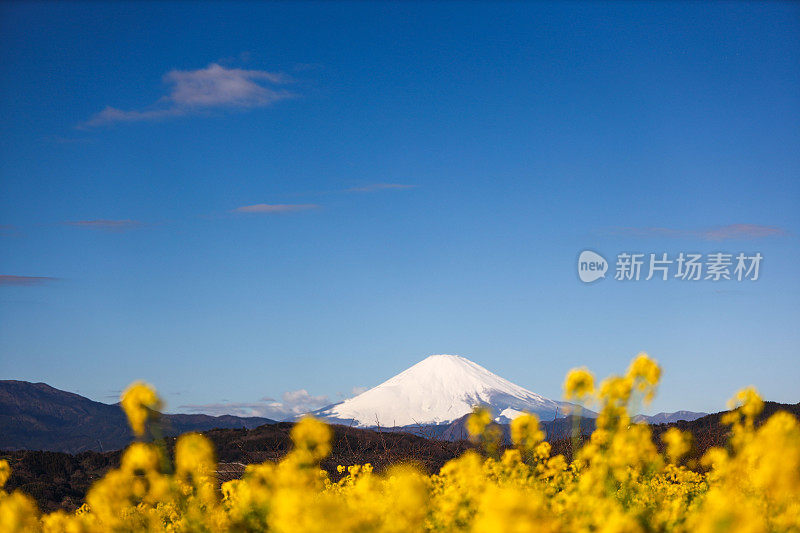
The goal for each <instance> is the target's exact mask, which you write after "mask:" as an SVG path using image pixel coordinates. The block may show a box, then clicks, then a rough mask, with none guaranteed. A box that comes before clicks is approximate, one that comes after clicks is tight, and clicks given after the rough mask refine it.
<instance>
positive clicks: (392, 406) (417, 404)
mask: <svg viewBox="0 0 800 533" xmlns="http://www.w3.org/2000/svg"><path fill="white" fill-rule="evenodd" d="M476 405H484V406H488V407H490V408H491V409H492V410H493V411H494V412H495V415H496V416H497V415H499V416H498V419H499V420H500V421H502V422H507V421H508V420H510V419H511V418H513V417H514V416H517V415H518V414H519V413H521V412H523V411H528V412H532V413H536V414H538V415H539V416H540V418H542V419H543V420H552V419H553V418H555V416H556V415H559V416H560V415H561V414H564V404H562V402H555V401H553V400H550V399H547V398H545V397H543V396H540V395H538V394H536V393H534V392H531V391H529V390H527V389H525V388H523V387H520V386H519V385H515V384H514V383H511V382H510V381H508V380H506V379H503V378H501V377H500V376H498V375H496V374H493V373H492V372H490V371H488V370H486V369H485V368H483V367H482V366H480V365H478V364H476V363H473V362H472V361H470V360H469V359H466V358H464V357H461V356H458V355H431V356H430V357H427V358H425V359H423V360H422V361H420V362H419V363H417V364H415V365H414V366H412V367H410V368H408V369H407V370H405V371H403V372H401V373H399V374H397V375H396V376H394V377H393V378H390V379H388V380H387V381H385V382H383V383H381V384H380V385H378V386H377V387H374V388H372V389H370V390H368V391H366V392H364V393H362V394H359V395H358V396H356V397H354V398H350V399H349V400H345V401H344V402H341V403H339V404H336V405H333V406H331V407H328V408H326V409H323V410H320V411H318V412H317V413H315V414H316V415H317V416H320V417H324V418H328V419H332V420H333V421H342V422H345V421H346V422H352V423H355V424H357V425H359V426H384V427H398V426H411V425H427V424H444V423H448V422H452V421H453V420H456V419H457V418H460V417H462V416H464V415H465V414H467V413H469V412H470V411H471V410H472V408H473V407H474V406H476Z"/></svg>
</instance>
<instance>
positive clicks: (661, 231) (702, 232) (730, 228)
mask: <svg viewBox="0 0 800 533" xmlns="http://www.w3.org/2000/svg"><path fill="white" fill-rule="evenodd" d="M604 233H607V234H610V235H625V236H631V237H683V238H696V239H701V240H704V241H726V240H751V239H760V238H764V237H781V236H786V235H789V232H788V231H786V230H785V229H783V228H778V227H775V226H760V225H758V224H729V225H727V226H716V227H713V228H705V229H699V230H681V229H674V228H660V227H654V228H632V227H617V228H608V229H607V230H605V231H604Z"/></svg>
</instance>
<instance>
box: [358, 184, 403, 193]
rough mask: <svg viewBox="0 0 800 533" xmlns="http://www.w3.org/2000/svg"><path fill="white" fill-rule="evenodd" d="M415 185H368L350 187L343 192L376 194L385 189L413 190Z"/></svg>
mask: <svg viewBox="0 0 800 533" xmlns="http://www.w3.org/2000/svg"><path fill="white" fill-rule="evenodd" d="M414 187H416V185H407V184H404V183H370V184H369V185H362V186H360V187H350V188H349V189H345V192H376V191H385V190H387V189H413V188H414Z"/></svg>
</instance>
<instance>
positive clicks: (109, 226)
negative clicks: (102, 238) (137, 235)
mask: <svg viewBox="0 0 800 533" xmlns="http://www.w3.org/2000/svg"><path fill="white" fill-rule="evenodd" d="M64 224H66V225H67V226H75V227H78V228H87V229H94V230H101V231H127V230H131V229H135V228H139V227H142V226H144V223H143V222H139V221H138V220H130V219H125V220H108V219H97V220H70V221H67V222H64Z"/></svg>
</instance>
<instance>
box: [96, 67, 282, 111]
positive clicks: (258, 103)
mask: <svg viewBox="0 0 800 533" xmlns="http://www.w3.org/2000/svg"><path fill="white" fill-rule="evenodd" d="M163 81H164V83H165V84H166V85H168V86H169V94H166V95H164V96H162V97H161V98H160V99H159V100H158V101H157V102H156V103H155V104H153V105H152V106H150V107H148V108H145V109H130V110H124V109H119V108H116V107H111V106H108V107H106V108H105V109H103V110H102V111H100V112H99V113H97V114H95V115H94V116H92V117H91V118H90V119H89V120H87V121H86V122H84V123H83V124H81V126H82V127H96V126H103V125H106V124H111V123H114V122H142V121H151V120H160V119H166V118H171V117H178V116H183V115H189V114H195V113H199V112H203V111H210V110H218V109H226V108H227V109H233V108H239V109H242V108H245V109H246V108H256V107H264V106H268V105H271V104H273V103H275V102H277V101H279V100H284V99H286V98H291V97H293V96H295V94H294V93H292V92H290V91H288V90H286V89H284V88H282V86H284V85H286V84H289V83H291V81H292V79H291V78H290V77H289V76H287V75H285V74H281V73H278V72H267V71H266V70H246V69H238V68H227V67H224V66H222V65H219V64H218V63H211V64H210V65H209V66H207V67H206V68H202V69H198V70H171V71H169V72H167V73H166V74H165V75H164V78H163Z"/></svg>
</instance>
